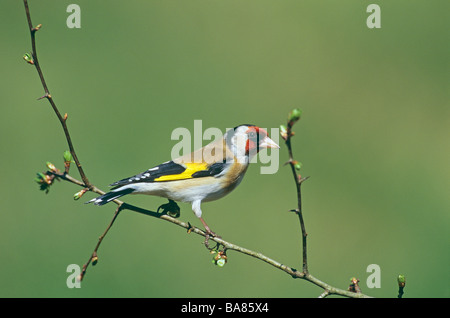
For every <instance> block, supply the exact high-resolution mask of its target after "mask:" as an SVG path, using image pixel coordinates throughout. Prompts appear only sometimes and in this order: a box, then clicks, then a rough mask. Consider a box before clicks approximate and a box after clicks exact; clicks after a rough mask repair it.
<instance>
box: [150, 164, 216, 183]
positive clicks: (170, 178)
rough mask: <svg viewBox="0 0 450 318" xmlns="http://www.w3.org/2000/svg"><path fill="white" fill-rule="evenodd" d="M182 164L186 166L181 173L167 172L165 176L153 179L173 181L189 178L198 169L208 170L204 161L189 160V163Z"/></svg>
mask: <svg viewBox="0 0 450 318" xmlns="http://www.w3.org/2000/svg"><path fill="white" fill-rule="evenodd" d="M183 165H184V166H186V170H184V171H183V172H182V173H178V174H168V175H165V176H161V177H159V178H156V179H155V180H154V181H156V182H158V181H174V180H183V179H191V178H192V175H193V174H194V173H196V172H198V171H203V170H208V164H207V163H204V162H199V163H195V162H189V163H183Z"/></svg>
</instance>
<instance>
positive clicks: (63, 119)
mask: <svg viewBox="0 0 450 318" xmlns="http://www.w3.org/2000/svg"><path fill="white" fill-rule="evenodd" d="M23 3H24V5H25V12H26V14H27V20H28V27H29V29H30V36H31V49H32V52H31V55H32V56H33V64H34V66H35V67H36V70H37V72H38V74H39V78H40V80H41V84H42V87H43V88H44V91H45V95H44V96H42V97H41V98H39V99H42V98H47V100H48V101H49V103H50V105H51V106H52V108H53V111H54V112H55V114H56V116H57V117H58V119H59V122H60V123H61V125H62V128H63V130H64V134H65V136H66V140H67V144H68V145H69V150H70V153H71V154H72V157H73V160H74V161H75V164H76V165H77V168H78V172H79V173H80V176H81V179H82V180H83V182H84V186H85V187H86V188H89V189H91V187H92V185H91V183H90V182H89V180H88V178H87V177H86V174H85V173H84V171H83V168H82V167H81V163H80V160H78V157H77V154H76V152H75V148H74V147H73V143H72V139H71V138H70V134H69V130H68V129H67V123H66V122H67V114H66V115H65V116H64V117H63V116H61V113H60V112H59V110H58V108H57V107H56V104H55V102H54V100H53V97H52V95H51V94H50V91H49V89H48V87H47V83H46V81H45V78H44V74H43V73H42V69H41V66H40V64H39V60H38V56H37V50H36V40H35V37H36V32H37V31H38V30H39V29H40V28H41V25H39V26H38V27H33V24H32V22H31V15H30V10H29V8H28V1H27V0H23Z"/></svg>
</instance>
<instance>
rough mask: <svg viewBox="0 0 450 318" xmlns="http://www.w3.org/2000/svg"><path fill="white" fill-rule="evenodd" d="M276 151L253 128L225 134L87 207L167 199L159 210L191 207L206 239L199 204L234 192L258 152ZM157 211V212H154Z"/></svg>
mask: <svg viewBox="0 0 450 318" xmlns="http://www.w3.org/2000/svg"><path fill="white" fill-rule="evenodd" d="M263 148H279V146H278V145H277V144H276V143H275V142H274V141H273V140H272V139H270V138H269V136H268V135H267V131H266V130H264V129H262V128H259V127H257V126H255V125H240V126H237V127H235V128H234V129H230V130H228V131H227V132H226V133H225V134H224V136H223V138H222V139H217V140H215V141H213V142H211V143H210V144H208V145H206V146H205V147H203V148H201V149H198V150H196V151H194V152H192V153H190V154H187V155H184V156H182V157H180V158H177V159H174V160H171V161H167V162H165V163H162V164H160V165H158V166H155V167H153V168H150V169H148V170H147V171H144V172H142V173H140V174H137V175H135V176H133V177H129V178H125V179H122V180H120V181H117V182H114V183H113V184H111V185H110V186H113V187H114V188H112V190H111V191H110V192H108V193H105V194H103V195H101V196H99V197H97V198H94V199H92V200H90V201H89V202H87V203H91V202H92V203H94V204H95V205H104V204H106V203H108V202H110V201H112V200H114V199H117V198H119V197H121V196H124V195H126V194H148V195H154V196H160V197H164V198H167V199H169V203H167V204H163V205H162V206H160V208H163V209H164V210H171V211H173V210H178V211H179V207H178V205H177V204H176V203H175V202H174V201H181V202H188V203H191V204H192V210H193V211H194V213H195V215H196V216H197V217H198V218H199V219H200V221H201V222H202V224H203V225H204V227H205V230H206V241H205V244H207V240H208V238H209V235H212V236H216V234H215V233H214V232H212V231H211V229H210V228H209V226H208V225H207V224H206V222H205V220H204V219H203V218H202V210H201V206H200V205H201V203H202V202H207V201H213V200H217V199H220V198H222V197H223V196H225V195H227V194H228V193H230V192H231V191H232V190H233V189H234V188H236V187H237V186H238V185H239V183H240V182H241V181H242V179H243V177H244V175H245V172H246V171H247V168H248V165H249V162H250V160H251V159H252V157H253V156H255V155H256V154H257V153H258V152H259V150H260V149H263ZM158 210H159V209H158Z"/></svg>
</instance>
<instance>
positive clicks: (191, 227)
mask: <svg viewBox="0 0 450 318" xmlns="http://www.w3.org/2000/svg"><path fill="white" fill-rule="evenodd" d="M194 229H195V227H193V226H192V225H191V223H190V222H188V229H187V234H191V232H192V230H194Z"/></svg>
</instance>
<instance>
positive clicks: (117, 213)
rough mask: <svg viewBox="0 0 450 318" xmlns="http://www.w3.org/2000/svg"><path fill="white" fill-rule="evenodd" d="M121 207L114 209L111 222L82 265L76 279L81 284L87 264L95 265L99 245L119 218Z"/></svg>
mask: <svg viewBox="0 0 450 318" xmlns="http://www.w3.org/2000/svg"><path fill="white" fill-rule="evenodd" d="M121 206H122V205H119V206H118V207H117V209H116V212H115V213H114V216H113V218H112V220H111V222H109V225H108V227H107V228H106V230H105V231H104V232H103V234H102V235H101V236H100V237H99V238H98V242H97V245H96V246H95V248H94V252H93V253H92V255H91V256H90V257H89V259H88V261H87V262H86V264H84V265H83V269H82V271H81V274H80V276H79V277H78V280H79V281H80V282H81V281H82V280H83V278H84V276H85V275H86V271H87V268H88V266H89V264H90V263H91V262H92V264H93V265H95V264H96V263H97V260H98V256H97V251H98V249H99V247H100V244H102V242H103V239H104V238H105V236H106V234H108V231H109V229H110V228H111V226H112V225H113V224H114V221H115V220H116V219H117V217H118V216H119V213H120V211H121V210H122V208H121Z"/></svg>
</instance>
